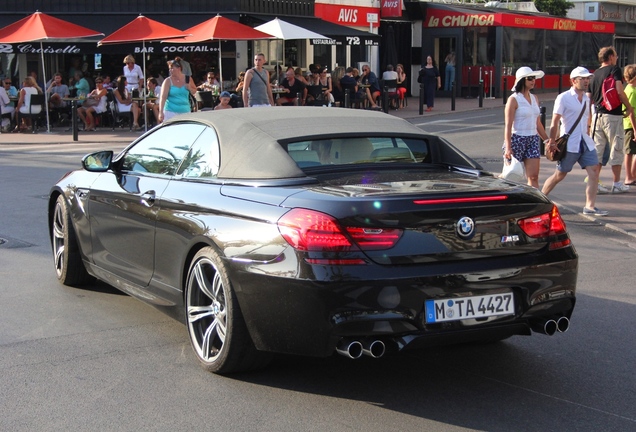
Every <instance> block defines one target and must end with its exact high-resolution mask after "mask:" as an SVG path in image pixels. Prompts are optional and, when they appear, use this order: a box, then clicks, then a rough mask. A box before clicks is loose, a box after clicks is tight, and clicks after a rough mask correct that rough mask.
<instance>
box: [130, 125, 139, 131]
mask: <svg viewBox="0 0 636 432" xmlns="http://www.w3.org/2000/svg"><path fill="white" fill-rule="evenodd" d="M140 129H141V126H139V125H138V124H135V125H133V127H132V130H134V131H138V130H140Z"/></svg>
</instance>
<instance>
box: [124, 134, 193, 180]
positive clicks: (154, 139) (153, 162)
mask: <svg viewBox="0 0 636 432" xmlns="http://www.w3.org/2000/svg"><path fill="white" fill-rule="evenodd" d="M204 129H205V126H203V125H200V124H196V123H180V124H175V125H171V126H166V127H162V128H159V129H157V130H156V131H155V132H153V133H151V134H150V135H147V136H146V137H144V138H143V139H142V140H141V141H139V142H137V143H136V144H135V145H134V146H133V147H132V148H130V149H129V150H128V151H127V152H126V155H125V156H124V160H123V162H122V170H124V171H129V172H140V173H151V174H161V175H174V174H175V173H176V172H177V168H178V167H179V165H180V164H181V161H182V160H183V158H184V157H185V156H186V154H187V153H188V150H189V149H190V147H191V146H192V143H194V141H195V140H196V139H197V137H198V136H199V135H201V132H203V130H204Z"/></svg>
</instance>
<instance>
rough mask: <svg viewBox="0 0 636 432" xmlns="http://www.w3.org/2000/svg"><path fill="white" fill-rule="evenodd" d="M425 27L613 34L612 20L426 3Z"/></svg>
mask: <svg viewBox="0 0 636 432" xmlns="http://www.w3.org/2000/svg"><path fill="white" fill-rule="evenodd" d="M423 25H424V27H425V28H451V27H496V26H499V27H518V28H532V29H544V30H557V31H578V32H591V33H614V23H608V22H601V21H584V20H575V19H570V18H560V17H554V16H550V15H545V14H536V13H522V12H516V11H515V12H514V13H513V12H509V11H506V10H501V9H492V8H481V7H475V8H469V7H466V6H463V7H456V6H446V5H437V4H436V5H434V6H432V5H428V4H427V5H426V13H425V18H424V20H423Z"/></svg>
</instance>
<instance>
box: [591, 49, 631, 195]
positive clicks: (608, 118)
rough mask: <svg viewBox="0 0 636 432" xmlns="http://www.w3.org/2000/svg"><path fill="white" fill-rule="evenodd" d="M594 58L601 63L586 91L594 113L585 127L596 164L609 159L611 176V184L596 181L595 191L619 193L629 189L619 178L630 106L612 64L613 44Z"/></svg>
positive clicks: (604, 163) (621, 76)
mask: <svg viewBox="0 0 636 432" xmlns="http://www.w3.org/2000/svg"><path fill="white" fill-rule="evenodd" d="M598 59H599V61H600V62H601V67H600V68H598V69H597V70H596V71H595V72H594V76H593V77H592V80H591V82H590V87H589V92H588V97H589V98H590V100H591V101H592V104H593V106H594V108H595V114H594V115H593V116H591V117H590V123H589V124H588V127H590V126H591V129H590V130H591V133H590V135H591V136H592V138H593V139H594V141H595V143H596V152H597V154H598V158H599V165H600V167H601V168H602V167H603V166H605V165H607V163H608V162H609V164H610V166H611V168H612V175H613V177H614V179H613V180H614V182H613V184H612V186H611V187H606V186H604V185H603V184H602V183H600V182H599V183H598V193H599V194H603V193H623V192H627V191H628V190H629V186H627V185H625V184H623V182H621V181H620V179H621V167H622V165H623V160H624V150H623V146H624V144H623V141H624V138H625V131H624V129H623V116H630V115H631V114H632V113H633V112H634V108H633V107H632V106H631V105H630V103H629V100H628V99H627V96H626V95H625V92H624V87H623V81H622V78H623V74H622V72H621V68H619V67H618V66H617V65H616V62H617V59H618V56H617V55H616V50H615V49H614V47H611V46H609V47H603V48H601V49H600V50H599V52H598ZM608 78H609V79H608ZM612 78H613V81H614V82H613V87H612ZM616 96H618V97H616ZM616 99H618V101H617V100H616ZM623 105H625V107H626V108H627V111H626V112H625V113H623ZM586 181H587V179H586Z"/></svg>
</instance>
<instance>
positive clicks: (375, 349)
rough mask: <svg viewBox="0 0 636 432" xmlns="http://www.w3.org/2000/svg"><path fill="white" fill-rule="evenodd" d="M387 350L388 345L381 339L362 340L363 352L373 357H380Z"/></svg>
mask: <svg viewBox="0 0 636 432" xmlns="http://www.w3.org/2000/svg"><path fill="white" fill-rule="evenodd" d="M385 352H386V346H385V345H384V342H382V341H381V340H377V339H376V340H368V339H365V340H364V341H362V354H364V355H367V356H369V357H373V358H380V357H382V356H383V355H384V353H385Z"/></svg>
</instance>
